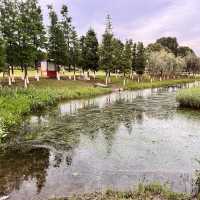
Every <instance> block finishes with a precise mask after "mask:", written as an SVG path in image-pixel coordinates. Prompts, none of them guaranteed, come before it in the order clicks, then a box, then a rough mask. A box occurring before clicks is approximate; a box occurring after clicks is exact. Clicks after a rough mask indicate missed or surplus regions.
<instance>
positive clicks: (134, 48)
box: [131, 43, 137, 79]
mask: <svg viewBox="0 0 200 200" xmlns="http://www.w3.org/2000/svg"><path fill="white" fill-rule="evenodd" d="M136 59H137V44H136V43H134V44H133V48H132V70H131V78H132V79H133V72H134V71H136Z"/></svg>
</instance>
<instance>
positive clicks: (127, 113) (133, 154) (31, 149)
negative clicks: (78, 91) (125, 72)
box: [0, 83, 200, 200]
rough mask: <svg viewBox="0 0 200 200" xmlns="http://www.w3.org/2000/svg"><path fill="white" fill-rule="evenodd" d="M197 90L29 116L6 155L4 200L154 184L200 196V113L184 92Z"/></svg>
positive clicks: (0, 180)
mask: <svg viewBox="0 0 200 200" xmlns="http://www.w3.org/2000/svg"><path fill="white" fill-rule="evenodd" d="M194 84H195V83H192V84H186V85H179V86H177V87H168V88H156V89H145V90H138V91H124V92H116V93H112V94H108V95H104V96H100V97H96V98H92V99H83V100H74V101H69V102H62V103H60V104H59V105H57V106H56V107H53V108H52V107H51V108H49V109H48V110H47V111H45V112H38V113H34V114H32V115H31V116H28V117H26V119H25V120H24V122H23V123H22V124H21V125H20V127H16V128H15V129H13V130H12V131H11V133H10V135H11V137H10V138H9V141H8V144H7V146H6V147H5V148H0V197H1V196H3V195H8V196H9V199H11V200H38V199H46V200H47V199H51V198H54V197H65V196H70V195H72V194H77V193H90V192H94V191H102V190H103V191H104V190H106V189H114V190H121V191H126V190H130V189H133V188H135V187H136V186H137V185H138V183H144V184H147V183H152V182H159V183H161V184H167V185H168V186H169V187H170V188H171V189H172V190H173V191H177V192H187V193H191V192H193V191H194V190H195V187H196V186H195V177H196V176H197V174H198V173H200V112H199V111H193V110H190V109H180V108H179V107H178V103H177V102H176V92H177V90H179V89H180V88H182V87H190V86H193V85H194ZM196 84H198V83H196Z"/></svg>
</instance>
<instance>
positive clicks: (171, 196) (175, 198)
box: [52, 183, 191, 200]
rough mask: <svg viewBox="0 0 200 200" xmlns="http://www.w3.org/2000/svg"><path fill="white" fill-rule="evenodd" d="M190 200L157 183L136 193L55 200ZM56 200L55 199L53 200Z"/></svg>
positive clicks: (80, 196) (109, 191) (115, 193)
mask: <svg viewBox="0 0 200 200" xmlns="http://www.w3.org/2000/svg"><path fill="white" fill-rule="evenodd" d="M65 199H68V200H93V199H96V200H125V199H128V200H145V199H146V200H150V199H156V200H191V197H190V196H188V195H186V194H178V193H175V192H172V191H170V189H169V188H168V187H167V186H161V185H160V184H159V183H154V184H150V185H146V186H144V185H142V184H139V186H138V189H137V190H136V191H129V192H116V191H111V190H108V191H107V192H105V193H97V192H96V193H92V194H84V195H79V196H73V197H69V198H61V199H57V200H65ZM52 200H53V199H52ZM54 200H56V199H54Z"/></svg>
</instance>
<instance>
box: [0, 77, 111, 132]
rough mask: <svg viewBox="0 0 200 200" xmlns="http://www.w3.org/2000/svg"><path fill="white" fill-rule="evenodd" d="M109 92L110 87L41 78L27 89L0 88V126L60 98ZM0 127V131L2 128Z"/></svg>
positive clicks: (6, 126) (65, 98) (11, 122)
mask: <svg viewBox="0 0 200 200" xmlns="http://www.w3.org/2000/svg"><path fill="white" fill-rule="evenodd" d="M109 92H111V89H103V88H94V87H92V86H90V85H88V84H86V83H85V84H84V83H80V82H78V81H77V82H76V81H74V82H72V81H55V80H41V81H40V82H37V83H36V82H35V83H34V85H31V86H30V87H29V88H28V89H23V88H22V87H13V88H7V87H6V88H2V89H0V105H1V106H0V123H1V124H0V126H1V129H2V127H5V128H8V127H11V126H13V125H16V124H18V123H20V122H21V120H22V119H23V116H24V115H26V114H28V113H30V112H33V111H38V110H41V109H45V108H46V107H48V106H51V105H54V104H56V103H58V102H59V101H61V100H71V99H79V98H87V97H94V96H96V95H101V94H105V93H109ZM1 129H0V132H2V130H1Z"/></svg>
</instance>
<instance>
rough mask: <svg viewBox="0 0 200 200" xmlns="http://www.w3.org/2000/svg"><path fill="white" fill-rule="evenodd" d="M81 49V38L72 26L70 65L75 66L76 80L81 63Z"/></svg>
mask: <svg viewBox="0 0 200 200" xmlns="http://www.w3.org/2000/svg"><path fill="white" fill-rule="evenodd" d="M79 51H80V49H79V40H78V36H77V33H76V31H75V28H74V27H72V32H71V46H70V57H71V59H70V60H71V62H70V65H72V66H73V68H74V80H76V67H78V65H79V55H80V52H79Z"/></svg>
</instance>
